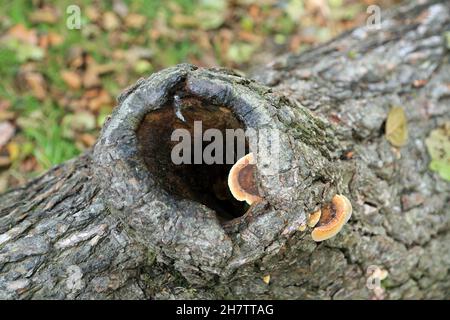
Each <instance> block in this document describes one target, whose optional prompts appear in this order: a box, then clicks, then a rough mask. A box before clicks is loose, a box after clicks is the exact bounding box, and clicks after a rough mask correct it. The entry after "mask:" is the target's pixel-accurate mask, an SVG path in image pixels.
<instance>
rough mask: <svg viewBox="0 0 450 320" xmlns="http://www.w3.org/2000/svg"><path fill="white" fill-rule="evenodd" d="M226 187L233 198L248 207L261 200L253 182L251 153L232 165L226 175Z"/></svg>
mask: <svg viewBox="0 0 450 320" xmlns="http://www.w3.org/2000/svg"><path fill="white" fill-rule="evenodd" d="M228 187H229V188H230V191H231V193H232V194H233V197H235V198H236V199H237V200H239V201H246V202H247V203H248V204H250V205H251V204H252V203H254V202H256V201H260V200H261V199H262V198H261V196H260V195H259V192H258V186H257V184H256V181H255V164H254V158H253V153H249V154H247V155H246V156H244V157H242V158H241V159H239V160H238V161H237V162H236V163H235V164H234V165H233V167H232V168H231V170H230V173H229V175H228Z"/></svg>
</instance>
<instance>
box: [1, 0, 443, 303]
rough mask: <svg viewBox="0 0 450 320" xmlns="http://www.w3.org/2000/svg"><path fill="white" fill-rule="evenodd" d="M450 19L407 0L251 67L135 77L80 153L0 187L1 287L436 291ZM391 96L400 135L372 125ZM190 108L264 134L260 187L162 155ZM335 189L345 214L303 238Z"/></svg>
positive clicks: (39, 293)
mask: <svg viewBox="0 0 450 320" xmlns="http://www.w3.org/2000/svg"><path fill="white" fill-rule="evenodd" d="M449 30H450V3H449V2H448V1H441V2H437V1H418V2H414V3H410V4H407V5H405V6H403V7H401V8H399V9H398V10H396V11H395V12H393V13H392V14H389V15H388V14H384V13H383V15H382V25H381V28H380V29H379V30H373V29H370V28H369V27H362V28H359V29H356V30H352V31H350V32H348V33H346V34H343V35H342V36H340V37H339V38H337V39H335V40H333V41H331V42H329V43H326V44H324V45H322V46H320V47H318V48H315V49H313V50H310V51H308V52H305V53H303V54H300V55H294V56H293V55H290V56H285V57H280V58H279V59H277V60H276V61H275V62H274V63H272V64H271V65H270V66H265V67H263V68H261V69H255V70H254V71H253V72H252V78H253V79H256V80H257V81H254V80H250V79H248V78H245V77H242V76H240V75H238V74H235V73H233V72H230V71H226V70H222V69H202V68H196V67H195V66H191V65H178V66H176V67H173V68H169V69H166V70H163V71H161V72H158V73H156V74H153V75H152V76H151V77H149V78H147V79H145V80H140V81H139V82H138V83H137V84H135V85H134V86H133V87H131V88H129V89H127V90H126V91H125V92H124V93H123V94H122V95H121V96H120V97H119V98H118V106H117V108H116V109H115V111H114V113H113V114H112V116H111V117H110V118H109V119H108V120H107V122H106V124H105V125H104V128H103V130H102V132H101V135H100V138H99V140H98V141H97V143H96V145H95V146H94V148H93V150H92V151H91V152H87V153H86V154H84V155H82V156H81V157H79V158H78V159H74V160H72V161H69V162H67V163H65V164H62V165H59V166H57V167H55V168H53V169H51V170H50V171H48V172H47V173H45V174H44V175H43V176H41V177H40V178H38V179H36V180H34V181H31V182H30V183H29V184H27V185H26V186H24V187H22V188H19V189H16V190H12V191H10V192H8V193H6V194H4V195H2V196H0V298H3V299H16V298H19V299H30V298H32V299H38V298H45V299H101V298H107V299H167V298H177V299H178V298H194V299H201V298H239V299H240V298H257V299H259V298H262V299H266V298H272V299H310V298H319V299H345V298H352V299H361V298H378V299H380V298H386V299H399V298H449V292H450V276H449V267H450V232H449V230H450V223H449V222H450V209H449V208H450V207H449V198H450V184H449V183H448V182H446V181H444V180H443V179H442V178H440V177H439V176H438V175H437V174H436V173H434V172H432V171H430V170H429V169H428V164H429V161H430V159H429V156H428V153H427V150H426V147H425V143H424V140H425V138H426V137H427V136H428V134H429V133H430V131H431V130H433V129H434V128H436V127H437V126H439V125H442V124H443V123H444V122H446V121H449V120H450V112H449V110H450V107H449V103H450V65H449V55H448V52H449V51H448V43H447V42H446V37H445V34H446V32H448V31H449ZM447 37H448V33H447ZM447 41H448V40H447ZM180 102H181V104H180ZM392 106H401V107H402V108H403V109H404V110H405V112H406V117H407V123H408V127H409V138H408V141H407V143H406V145H404V146H403V147H401V148H395V147H393V146H391V144H390V143H389V142H388V141H387V140H386V138H385V136H384V129H383V128H384V125H385V121H386V117H387V114H388V112H389V110H390V109H391V107H392ZM230 110H231V111H232V112H229V111H230ZM194 120H202V122H203V126H204V128H203V129H204V130H205V129H207V128H218V129H219V130H221V131H222V132H224V130H225V129H226V128H234V129H236V128H242V129H249V128H253V129H257V130H260V129H267V130H269V132H273V131H271V130H276V132H278V133H279V137H278V138H279V141H280V142H281V144H282V148H281V150H279V153H278V154H277V155H276V159H275V158H272V157H275V156H274V155H272V154H271V153H267V152H266V153H264V152H262V153H263V154H264V155H265V156H266V158H264V159H263V161H262V162H260V161H258V163H257V164H256V168H257V175H256V178H257V183H258V189H259V191H260V193H261V195H262V197H263V200H262V201H260V202H257V203H256V204H254V205H252V206H250V207H249V208H248V207H245V206H244V205H242V203H240V202H237V201H235V200H233V199H232V198H231V197H230V196H229V194H226V192H225V195H224V196H220V195H219V194H220V192H219V191H218V190H219V189H220V188H219V189H218V188H216V187H217V186H219V187H220V185H221V184H223V183H224V181H226V176H227V172H228V170H229V167H230V166H229V165H181V166H176V165H174V164H173V163H172V162H171V161H170V150H171V148H172V147H173V144H172V142H171V141H170V135H171V133H172V131H173V129H175V128H186V129H187V130H192V122H193V121H194ZM250 148H252V147H251V146H250ZM260 151H267V150H260ZM264 162H265V163H266V164H267V163H269V164H270V163H273V162H276V163H277V165H278V166H279V171H278V172H277V174H263V172H264ZM335 194H343V195H345V196H346V197H347V198H348V199H349V200H350V201H351V204H352V206H353V216H352V218H351V219H350V221H349V222H348V223H347V224H346V225H345V226H344V228H343V229H342V231H341V232H340V233H339V234H338V235H337V236H336V237H333V238H331V239H329V240H325V241H323V242H314V241H313V240H312V238H311V235H310V233H311V229H309V228H306V230H304V231H300V230H303V228H302V227H303V226H304V224H305V223H306V222H307V218H308V214H309V213H311V212H313V211H314V210H316V209H318V208H319V207H320V206H321V205H323V204H326V203H328V202H329V201H330V199H331V198H332V197H333V196H334V195H335ZM299 229H300V230H299ZM269 275H270V280H269V277H268V276H269ZM383 279H384V280H383ZM378 280H379V281H381V280H382V281H381V283H378V282H377V281H378Z"/></svg>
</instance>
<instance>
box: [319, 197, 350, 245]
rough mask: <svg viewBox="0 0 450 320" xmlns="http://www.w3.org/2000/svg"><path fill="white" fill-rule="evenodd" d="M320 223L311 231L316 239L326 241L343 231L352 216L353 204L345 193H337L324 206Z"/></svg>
mask: <svg viewBox="0 0 450 320" xmlns="http://www.w3.org/2000/svg"><path fill="white" fill-rule="evenodd" d="M321 213H322V214H321V216H320V219H319V222H318V225H317V227H316V228H314V230H313V231H312V233H311V236H312V238H313V240H314V241H317V242H318V241H324V240H327V239H329V238H331V237H334V236H335V235H336V234H338V233H339V231H341V229H342V227H343V226H344V224H346V223H347V221H348V220H349V219H350V217H351V216H352V205H351V203H350V201H349V200H348V199H347V198H346V197H345V196H343V195H335V196H334V197H333V199H332V200H331V203H329V204H326V205H325V206H323V207H322V210H321Z"/></svg>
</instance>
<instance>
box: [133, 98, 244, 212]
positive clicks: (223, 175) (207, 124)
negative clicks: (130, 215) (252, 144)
mask: <svg viewBox="0 0 450 320" xmlns="http://www.w3.org/2000/svg"><path fill="white" fill-rule="evenodd" d="M177 103H178V104H179V103H181V104H182V109H180V110H177V109H176V108H175V106H174V104H177ZM199 124H200V125H201V128H200V130H201V131H200V132H199V130H198V129H199ZM176 129H185V131H184V132H186V133H187V132H189V136H190V142H189V141H188V143H190V148H189V149H190V150H188V152H189V151H190V155H189V156H188V158H189V160H188V161H184V162H183V163H181V164H176V163H174V161H173V158H172V152H173V149H174V147H175V146H176V145H177V144H179V143H180V141H181V140H180V139H172V134H173V132H174V130H176ZM208 129H218V130H220V132H221V134H222V137H224V139H222V141H221V142H220V143H221V147H222V150H223V152H222V154H221V156H223V159H222V161H220V162H221V163H212V164H207V163H205V161H204V159H203V156H202V155H203V153H204V151H205V148H206V147H207V146H208V145H209V144H210V143H211V142H212V141H214V138H211V140H212V141H203V139H202V137H203V133H204V132H205V131H207V130H208ZM226 129H233V130H236V129H242V130H244V126H243V124H242V123H241V122H240V121H239V120H238V119H237V118H236V117H235V115H234V114H233V112H232V111H231V110H230V109H228V108H226V107H223V106H216V105H212V104H211V103H209V102H205V101H203V100H201V99H199V98H197V97H194V96H184V97H183V98H179V97H177V96H176V98H175V101H174V100H172V101H171V102H170V103H169V104H168V105H166V106H164V107H163V108H161V109H158V110H155V111H152V112H150V113H149V114H148V115H147V116H146V117H145V119H144V120H143V121H142V124H141V125H140V127H139V129H138V132H137V137H138V141H139V143H138V144H139V148H140V151H141V154H142V156H143V158H144V161H145V164H146V166H147V168H148V170H149V171H150V173H151V174H152V176H153V177H154V179H155V180H156V183H157V184H158V185H159V186H160V187H162V188H163V189H164V190H166V191H167V192H169V193H170V194H173V195H175V196H179V197H182V198H184V199H190V200H193V201H196V202H199V203H202V204H204V205H205V206H207V207H209V208H211V209H213V210H215V212H216V214H217V216H218V218H219V220H221V221H227V220H231V219H234V218H236V217H240V216H242V215H244V214H245V213H246V211H247V209H248V205H247V204H246V203H245V202H243V201H242V202H241V201H238V200H236V199H235V198H234V197H233V195H232V194H231V192H230V190H229V188H228V183H227V181H228V174H229V172H230V169H231V167H232V166H233V164H234V163H235V162H236V161H237V160H238V159H237V155H238V152H237V148H238V143H239V141H236V140H238V139H236V140H234V137H233V142H232V143H233V146H232V149H231V150H230V147H228V148H227V146H226V144H227V143H230V141H229V139H228V141H227V139H225V137H226V136H227V135H226V133H225V131H226ZM186 130H187V131H186ZM199 135H200V136H199ZM172 140H175V141H172ZM234 142H236V143H234ZM196 143H197V146H196V145H195V144H196ZM244 143H245V153H248V152H249V146H248V141H247V140H245V141H244ZM199 150H200V152H198V151H199ZM183 151H186V150H184V149H183ZM230 151H231V152H232V154H231V159H232V163H230V161H229V159H230V153H231V152H230ZM227 152H228V157H227ZM196 153H197V155H196ZM199 153H201V155H199ZM176 155H178V152H177V154H176ZM182 155H183V156H185V155H184V154H182ZM199 156H200V157H201V161H200V162H201V163H198V162H199V161H198V160H199ZM213 156H214V152H213ZM195 157H197V159H195ZM184 159H186V158H184ZM227 159H228V161H227Z"/></svg>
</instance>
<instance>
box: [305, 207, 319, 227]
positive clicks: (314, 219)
mask: <svg viewBox="0 0 450 320" xmlns="http://www.w3.org/2000/svg"><path fill="white" fill-rule="evenodd" d="M321 215H322V211H321V210H320V209H318V210H316V211H314V212H313V213H311V214H310V215H309V217H308V227H310V228H314V227H315V226H316V224H317V223H318V222H319V220H320V216H321Z"/></svg>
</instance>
